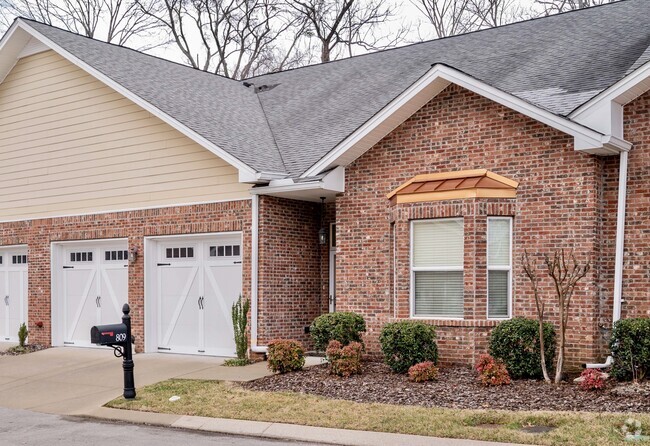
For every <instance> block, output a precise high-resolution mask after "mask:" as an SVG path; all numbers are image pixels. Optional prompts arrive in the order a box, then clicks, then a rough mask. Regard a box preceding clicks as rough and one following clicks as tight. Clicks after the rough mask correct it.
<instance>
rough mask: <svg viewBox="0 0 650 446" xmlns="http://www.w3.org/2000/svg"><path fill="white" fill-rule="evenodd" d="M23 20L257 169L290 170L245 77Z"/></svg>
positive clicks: (80, 58) (113, 79) (271, 170)
mask: <svg viewBox="0 0 650 446" xmlns="http://www.w3.org/2000/svg"><path fill="white" fill-rule="evenodd" d="M19 20H20V21H23V22H25V23H27V25H28V26H29V27H30V28H32V29H34V30H35V31H37V32H38V33H39V34H41V35H42V36H44V37H45V38H47V39H49V40H50V41H52V42H53V43H54V44H56V45H58V46H59V47H61V48H62V49H63V50H65V51H67V52H68V53H70V54H72V55H73V56H75V57H76V58H77V59H79V60H81V61H82V62H84V63H86V64H87V65H89V66H90V67H92V68H93V69H95V70H97V71H99V72H100V73H102V74H103V75H105V76H107V77H108V78H110V79H111V80H112V81H114V82H116V83H117V84H119V85H121V86H122V87H124V88H125V89H127V90H128V91H130V92H131V93H133V94H135V95H136V96H138V97H140V98H141V99H143V100H144V101H146V102H147V103H149V104H151V105H152V106H154V107H155V108H157V109H158V110H160V111H162V112H163V113H165V114H167V115H168V116H171V117H173V118H174V119H175V120H176V121H178V122H180V123H181V124H183V125H185V126H186V127H188V128H189V129H191V130H193V131H194V132H196V133H198V134H200V135H201V136H203V137H204V138H205V139H207V140H208V141H210V142H211V143H213V144H215V145H216V146H218V147H220V148H221V149H223V150H225V151H226V152H228V153H230V154H231V155H233V156H234V157H236V158H237V159H239V160H241V161H242V162H243V163H245V164H247V165H249V166H251V167H253V168H254V169H255V170H257V171H261V172H269V171H270V172H278V173H284V172H285V168H284V164H283V162H282V159H281V157H280V153H279V151H278V149H277V147H276V145H275V142H274V141H273V136H272V134H271V131H270V129H269V126H268V125H267V123H266V118H265V117H264V114H263V112H262V110H261V108H260V106H259V101H258V98H257V96H256V95H255V94H253V93H251V92H250V91H249V90H248V89H247V88H245V87H244V86H243V85H242V84H241V83H240V82H238V81H235V80H232V79H229V78H225V77H222V76H217V75H214V74H210V73H206V72H204V71H201V70H196V69H193V68H191V67H187V66H185V65H182V64H177V63H173V62H169V61H167V60H164V59H160V58H157V57H153V56H150V55H146V54H143V53H140V52H138V51H135V50H131V49H128V48H124V47H120V46H117V45H110V44H106V43H104V42H100V41H97V40H93V39H89V38H86V37H82V36H79V35H76V34H73V33H70V32H68V31H64V30H61V29H58V28H55V27H52V26H48V25H44V24H42V23H39V22H35V21H33V20H27V19H22V18H21V19H19Z"/></svg>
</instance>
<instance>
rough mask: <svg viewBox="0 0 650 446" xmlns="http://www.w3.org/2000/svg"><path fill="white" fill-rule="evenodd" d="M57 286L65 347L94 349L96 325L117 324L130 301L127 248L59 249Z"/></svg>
mask: <svg viewBox="0 0 650 446" xmlns="http://www.w3.org/2000/svg"><path fill="white" fill-rule="evenodd" d="M59 252H60V254H59V255H60V257H59V258H60V265H58V271H56V274H57V279H58V280H57V282H58V283H57V286H58V290H59V296H58V298H59V301H60V302H59V304H60V306H61V315H62V317H60V318H57V319H58V320H57V321H56V322H57V323H60V324H61V327H60V331H59V332H60V333H61V337H62V340H63V345H71V346H76V347H79V346H82V347H85V346H92V344H90V329H91V327H92V326H93V325H100V324H117V323H119V322H120V321H121V320H122V319H121V318H122V305H124V304H125V303H126V302H127V300H128V278H129V277H128V244H127V241H126V240H120V241H110V242H83V243H76V242H75V243H66V244H62V245H60V247H59Z"/></svg>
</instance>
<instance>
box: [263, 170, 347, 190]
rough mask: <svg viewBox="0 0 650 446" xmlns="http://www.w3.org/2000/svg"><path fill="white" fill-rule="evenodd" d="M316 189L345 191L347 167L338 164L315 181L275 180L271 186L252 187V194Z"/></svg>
mask: <svg viewBox="0 0 650 446" xmlns="http://www.w3.org/2000/svg"><path fill="white" fill-rule="evenodd" d="M314 190H322V191H327V192H334V193H340V192H345V168H344V167H343V166H338V167H336V168H335V169H333V170H332V171H331V172H329V173H328V174H327V175H325V176H324V177H323V178H321V179H319V180H314V181H305V182H302V183H296V182H294V181H293V180H290V179H284V180H278V181H274V182H272V183H271V185H269V186H264V187H256V188H253V189H251V194H253V195H271V194H283V193H295V192H302V191H314Z"/></svg>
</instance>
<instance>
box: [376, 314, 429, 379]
mask: <svg viewBox="0 0 650 446" xmlns="http://www.w3.org/2000/svg"><path fill="white" fill-rule="evenodd" d="M379 342H380V343H381V351H382V352H383V354H384V362H385V363H386V364H388V366H389V367H390V368H391V369H393V371H395V372H397V373H405V372H407V371H408V369H409V368H410V367H411V366H414V365H415V364H419V363H421V362H425V361H431V362H433V363H434V364H437V363H438V346H437V345H436V329H435V327H433V326H432V325H428V324H425V323H424V322H418V321H401V322H393V323H390V324H386V325H384V328H382V330H381V335H380V336H379Z"/></svg>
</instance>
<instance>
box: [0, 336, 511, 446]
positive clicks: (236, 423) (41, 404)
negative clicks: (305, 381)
mask: <svg viewBox="0 0 650 446" xmlns="http://www.w3.org/2000/svg"><path fill="white" fill-rule="evenodd" d="M134 361H135V383H136V386H137V387H142V386H146V385H149V384H154V383H156V382H160V381H164V380H167V379H171V378H184V379H208V380H220V381H250V380H253V379H257V378H261V377H263V376H266V375H269V374H270V372H269V371H268V369H267V368H266V363H257V364H253V365H250V366H246V367H223V366H222V364H223V361H224V359H223V358H214V357H201V356H189V355H165V354H159V353H151V354H149V353H148V354H140V355H136V356H135V358H134ZM320 362H321V358H308V359H307V363H306V365H307V366H310V365H315V364H319V363H320ZM122 376H123V375H122V361H121V360H119V359H117V358H115V357H114V356H113V351H112V350H111V349H109V348H106V349H81V348H51V349H47V350H43V351H40V352H35V353H30V354H27V355H22V356H0V407H6V408H9V409H28V410H32V411H35V412H44V413H51V414H57V415H76V416H83V417H89V418H98V419H104V420H113V421H121V422H126V423H139V424H150V425H155V426H163V427H171V428H181V429H192V430H197V431H204V432H218V433H222V434H232V435H247V436H254V437H263V438H271V439H283V440H293V441H302V442H312V443H328V444H342V445H355V446H375V445H377V444H391V445H402V444H404V445H411V446H419V445H423V446H424V445H427V446H461V445H467V446H479V445H480V446H497V445H499V443H490V442H479V441H470V440H454V439H445V438H432V437H421V436H415V435H402V434H386V433H379V432H364V431H350V430H343V429H330V428H321V427H310V426H299V425H293V424H282V423H268V422H258V421H244V420H227V419H219V418H204V417H190V416H181V415H172V414H157V413H150V412H138V411H130V410H119V409H109V408H106V407H102V406H103V405H104V404H106V403H107V402H108V401H110V400H112V399H114V398H117V397H118V396H120V395H121V394H122V385H123V382H122Z"/></svg>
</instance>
